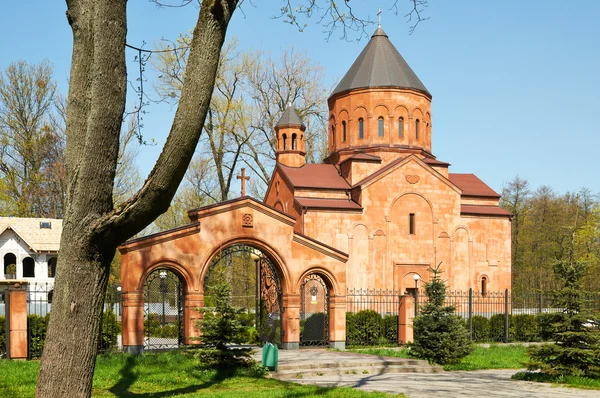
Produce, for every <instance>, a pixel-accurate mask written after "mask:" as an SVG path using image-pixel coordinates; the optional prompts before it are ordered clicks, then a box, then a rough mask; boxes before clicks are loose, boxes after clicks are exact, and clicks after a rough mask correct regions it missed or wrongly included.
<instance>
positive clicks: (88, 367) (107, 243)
mask: <svg viewBox="0 0 600 398" xmlns="http://www.w3.org/2000/svg"><path fill="white" fill-rule="evenodd" d="M237 3H238V1H237V0H204V1H203V2H202V5H201V8H200V14H199V17H198V22H197V25H196V28H195V29H194V37H193V39H192V44H191V49H190V55H189V61H188V65H187V68H186V79H185V82H184V87H183V90H182V95H181V99H180V103H179V106H178V108H177V113H176V115H175V120H174V122H173V126H172V128H171V132H170V134H169V137H168V139H167V142H166V144H165V147H164V148H163V152H162V153H161V155H160V157H159V159H158V160H157V162H156V165H155V166H154V168H153V170H152V172H151V173H150V175H149V176H148V179H147V180H146V182H145V183H144V186H143V187H142V188H141V189H140V191H139V192H137V193H136V194H135V195H134V196H133V197H132V198H130V199H129V200H127V201H126V202H125V203H123V204H122V205H120V206H119V207H118V208H116V209H113V203H112V189H113V183H114V177H115V169H116V162H117V156H118V149H119V134H120V129H121V123H122V117H123V111H124V109H125V96H126V87H127V76H126V69H125V37H126V33H127V19H126V0H67V5H68V11H67V18H68V20H69V23H70V25H71V28H72V30H73V57H72V65H71V79H70V87H69V108H68V114H67V130H66V135H67V151H66V157H67V159H66V163H67V178H68V181H69V185H68V195H67V203H66V211H65V217H64V224H63V235H62V238H61V251H60V256H59V259H58V265H57V271H56V281H55V288H54V290H55V293H54V301H53V306H52V315H51V317H50V324H49V326H48V333H47V336H46V343H45V346H44V354H43V356H42V361H41V365H40V372H39V376H38V387H37V396H38V397H44V398H46V397H53V398H54V397H69V398H71V397H89V396H90V394H91V388H92V377H93V371H94V365H95V359H96V353H97V336H98V332H99V325H100V314H101V309H102V304H103V302H104V295H105V293H106V284H107V280H108V275H109V272H110V263H111V260H112V257H113V255H114V252H115V249H116V247H117V246H118V245H119V244H120V243H122V242H123V241H125V240H126V239H128V238H130V237H131V236H133V235H134V234H135V233H137V232H139V231H140V230H142V229H143V228H144V227H145V226H146V225H148V224H149V223H150V222H152V220H154V219H155V218H156V217H157V216H159V215H160V214H161V213H163V212H164V211H166V210H167V209H168V207H169V203H170V201H171V199H172V198H173V195H174V194H175V192H176V190H177V187H178V186H179V183H180V182H181V180H182V178H183V176H184V174H185V171H186V169H187V166H188V165H189V162H190V160H191V158H192V156H193V153H194V150H195V148H196V144H197V143H198V139H199V137H200V133H201V131H202V127H203V124H204V119H205V117H206V112H207V110H208V106H209V103H210V98H211V95H212V91H213V86H214V80H215V75H216V71H217V66H218V62H219V55H220V51H221V46H222V45H223V41H224V39H225V32H226V30H227V25H228V23H229V20H230V18H231V16H232V13H233V11H234V10H235V8H236V6H237Z"/></svg>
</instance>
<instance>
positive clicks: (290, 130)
mask: <svg viewBox="0 0 600 398" xmlns="http://www.w3.org/2000/svg"><path fill="white" fill-rule="evenodd" d="M305 131H306V126H305V125H304V123H302V119H300V116H298V112H296V109H294V107H293V106H292V105H291V104H290V105H288V107H287V109H286V110H285V112H283V115H281V118H279V121H278V122H277V124H276V125H275V132H276V134H277V148H276V152H275V154H276V156H277V162H279V163H281V164H283V165H285V166H289V167H302V166H304V164H306V159H305V157H304V155H305V153H306V148H305V145H304V132H305Z"/></svg>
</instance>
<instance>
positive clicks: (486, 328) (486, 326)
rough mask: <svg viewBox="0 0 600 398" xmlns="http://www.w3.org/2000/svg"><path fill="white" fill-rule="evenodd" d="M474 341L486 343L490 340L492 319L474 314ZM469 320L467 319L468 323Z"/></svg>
mask: <svg viewBox="0 0 600 398" xmlns="http://www.w3.org/2000/svg"><path fill="white" fill-rule="evenodd" d="M472 320H473V341H475V342H478V343H485V342H488V341H489V340H490V320H489V319H488V318H486V317H484V316H481V315H474V316H473V318H472ZM468 323H469V320H468V319H467V325H468Z"/></svg>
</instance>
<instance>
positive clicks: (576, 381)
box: [512, 372, 600, 390]
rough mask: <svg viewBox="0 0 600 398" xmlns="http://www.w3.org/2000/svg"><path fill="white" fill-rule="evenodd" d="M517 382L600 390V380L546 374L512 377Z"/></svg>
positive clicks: (523, 374) (521, 373)
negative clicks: (536, 382) (535, 382)
mask: <svg viewBox="0 0 600 398" xmlns="http://www.w3.org/2000/svg"><path fill="white" fill-rule="evenodd" d="M512 378H513V379H515V380H526V381H538V382H542V383H553V384H555V385H557V386H561V387H565V386H566V387H576V388H583V389H587V390H600V379H588V378H586V377H575V376H565V377H552V376H549V375H547V374H544V373H536V372H519V373H515V374H514V375H513V376H512Z"/></svg>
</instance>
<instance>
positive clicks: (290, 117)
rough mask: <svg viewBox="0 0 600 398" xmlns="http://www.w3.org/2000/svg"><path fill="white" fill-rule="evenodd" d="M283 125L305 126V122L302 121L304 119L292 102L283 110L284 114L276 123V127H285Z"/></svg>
mask: <svg viewBox="0 0 600 398" xmlns="http://www.w3.org/2000/svg"><path fill="white" fill-rule="evenodd" d="M283 126H302V127H304V123H302V119H300V116H298V112H296V109H295V108H294V107H293V106H292V104H290V105H288V107H287V109H286V110H285V111H284V112H283V115H281V117H280V118H279V121H278V122H277V124H276V125H275V127H283Z"/></svg>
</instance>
